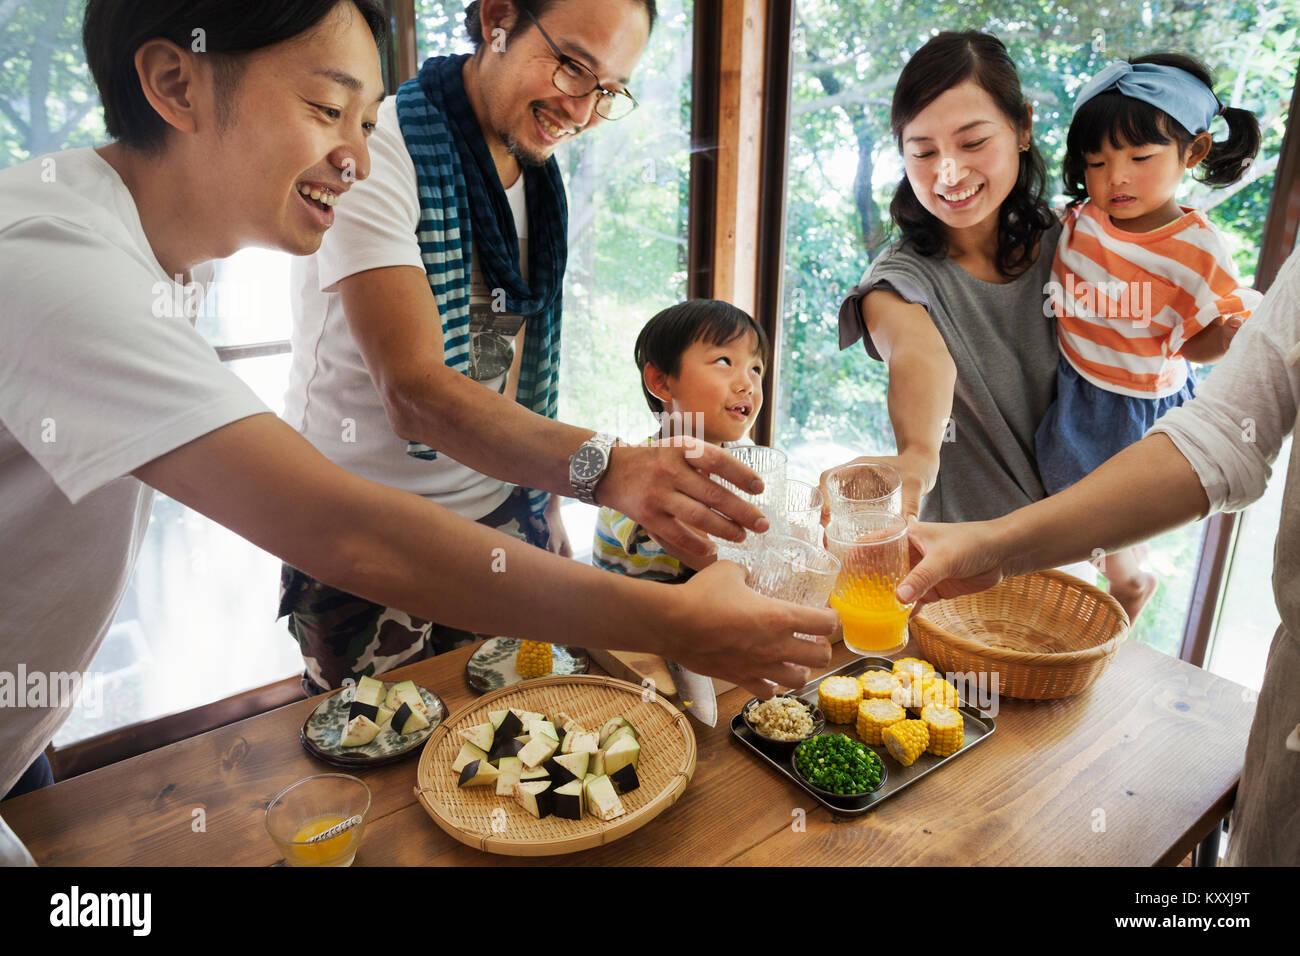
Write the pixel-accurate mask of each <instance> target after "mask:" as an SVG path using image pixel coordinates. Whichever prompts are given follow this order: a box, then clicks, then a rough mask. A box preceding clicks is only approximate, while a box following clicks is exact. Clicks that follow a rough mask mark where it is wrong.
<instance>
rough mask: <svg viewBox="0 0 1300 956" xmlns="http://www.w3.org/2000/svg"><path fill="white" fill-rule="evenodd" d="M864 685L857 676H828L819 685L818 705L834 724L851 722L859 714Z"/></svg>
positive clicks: (827, 718)
mask: <svg viewBox="0 0 1300 956" xmlns="http://www.w3.org/2000/svg"><path fill="white" fill-rule="evenodd" d="M861 700H862V685H861V684H859V683H858V679H857V678H856V677H828V678H826V679H825V680H824V681H822V682H821V683H820V684H818V685H817V706H818V707H820V708H821V709H822V713H823V714H825V715H826V720H827V721H829V722H830V723H832V724H851V723H853V721H854V719H855V718H856V717H857V715H858V703H859V702H860V701H861Z"/></svg>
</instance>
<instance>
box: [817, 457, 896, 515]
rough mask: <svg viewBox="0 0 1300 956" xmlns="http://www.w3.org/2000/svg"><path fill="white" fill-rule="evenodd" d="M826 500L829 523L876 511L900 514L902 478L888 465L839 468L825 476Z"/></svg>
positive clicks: (869, 464)
mask: <svg viewBox="0 0 1300 956" xmlns="http://www.w3.org/2000/svg"><path fill="white" fill-rule="evenodd" d="M826 498H827V502H828V504H829V505H830V512H831V520H832V521H834V520H835V519H836V518H847V517H849V516H851V515H857V514H863V513H872V512H879V511H884V512H889V513H892V514H896V515H901V514H902V513H903V478H902V476H901V475H899V473H898V469H896V468H894V467H893V466H892V465H886V464H881V463H877V462H862V463H859V464H850V465H840V467H838V468H836V469H835V470H833V471H831V472H830V473H829V474H828V475H827V476H826Z"/></svg>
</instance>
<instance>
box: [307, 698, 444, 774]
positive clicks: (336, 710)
mask: <svg viewBox="0 0 1300 956" xmlns="http://www.w3.org/2000/svg"><path fill="white" fill-rule="evenodd" d="M394 683H396V681H389V682H387V683H385V684H384V689H385V690H387V689H388V688H390V687H392V686H393V684H394ZM417 690H419V692H420V697H421V698H422V699H423V700H424V704H425V706H426V707H428V708H429V714H430V715H431V716H430V720H429V726H428V727H425V728H424V729H423V730H417V731H416V732H415V733H413V734H399V733H395V732H394V731H393V729H392V727H391V726H390V725H386V726H385V727H384V729H383V730H381V731H380V732H379V736H378V737H376V738H375V739H374V740H372V741H370V743H368V744H362V745H361V746H360V747H344V746H342V744H341V741H342V740H343V733H344V730H345V729H346V727H347V718H348V710H349V709H350V708H351V706H352V699H353V697H355V696H356V692H357V689H356V687H355V686H353V685H349V686H347V687H344V688H342V689H340V690H337V691H335V692H334V693H333V694H330V695H329V696H328V697H326V698H325V699H324V700H322V701H321V702H320V703H319V704H317V705H316V709H315V710H313V711H312V712H311V716H309V717H308V718H307V720H306V722H305V723H304V724H303V725H302V733H301V734H300V735H299V739H301V741H302V745H303V747H304V748H305V749H306V750H307V752H308V753H309V754H311V755H312V756H314V757H319V758H320V759H321V760H324V761H325V762H326V763H328V764H333V765H334V766H336V767H353V768H358V767H378V766H380V765H382V764H386V763H393V762H394V761H397V760H401V759H402V758H404V757H407V756H410V755H411V754H413V753H415V751H416V750H418V749H419V748H420V746H421V745H422V744H423V743H424V741H425V740H426V739H428V737H429V735H430V734H431V733H433V729H434V728H435V727H437V726H438V725H439V724H440V723H442V721H443V718H445V717H446V716H447V705H446V704H444V703H443V702H442V698H440V697H439V696H438V695H437V694H435V693H432V692H431V691H429V690H426V689H425V688H423V687H417Z"/></svg>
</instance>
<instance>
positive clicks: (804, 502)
mask: <svg viewBox="0 0 1300 956" xmlns="http://www.w3.org/2000/svg"><path fill="white" fill-rule="evenodd" d="M824 502H825V499H824V498H823V497H822V493H821V489H820V488H817V487H816V486H814V485H810V484H808V482H806V481H796V480H795V479H793V478H787V479H786V482H785V518H786V522H787V523H788V524H789V526H790V534H791V535H793V536H794V537H796V538H802V539H803V540H805V541H807V542H808V543H809V544H815V545H817V546H818V547H820V546H821V543H822V504H823V503H824Z"/></svg>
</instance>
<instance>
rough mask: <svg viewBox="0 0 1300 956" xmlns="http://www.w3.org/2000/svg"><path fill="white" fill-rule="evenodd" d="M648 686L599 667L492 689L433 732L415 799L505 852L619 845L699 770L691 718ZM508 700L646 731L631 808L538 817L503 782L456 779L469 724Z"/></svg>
mask: <svg viewBox="0 0 1300 956" xmlns="http://www.w3.org/2000/svg"><path fill="white" fill-rule="evenodd" d="M644 693H645V689H644V688H642V687H638V686H637V685H635V684H629V683H627V682H626V681H621V680H614V679H613V678H611V677H596V676H594V675H568V676H556V677H539V678H537V679H535V680H528V681H524V682H523V683H522V684H514V685H512V686H510V687H504V688H502V689H501V690H498V691H494V692H493V693H490V694H485V695H484V696H482V697H480V698H479V699H478V700H476V701H474V702H473V703H471V704H469V705H467V706H466V707H463V708H462V709H460V710H458V711H457V712H456V713H454V714H452V715H451V716H450V717H448V718H447V719H446V720H444V721H443V722H442V724H441V725H440V726H439V727H438V728H437V729H436V730H434V732H433V735H432V736H430V737H429V740H428V742H427V743H426V744H425V745H424V752H423V753H421V754H420V765H419V767H418V769H417V771H416V787H415V796H416V799H418V800H419V801H420V803H421V804H422V805H423V806H424V809H425V810H427V811H428V813H429V816H431V817H433V820H434V822H435V823H437V824H438V826H440V827H442V829H443V830H445V831H446V832H447V833H448V834H450V835H451V836H452V837H454V838H455V839H457V840H459V841H460V842H461V843H464V844H465V845H466V846H472V847H474V848H475V849H477V850H483V851H484V852H487V853H500V854H503V855H505V856H552V855H555V854H560V853H574V852H577V851H578V850H588V849H591V848H592V847H596V846H601V845H602V844H605V843H611V842H613V841H614V840H617V839H618V838H619V837H623V836H626V835H627V834H629V833H631V832H632V831H633V830H637V829H639V828H641V827H643V826H645V825H646V824H647V823H649V822H650V821H651V820H653V819H654V818H655V817H657V816H658V815H659V814H661V813H663V811H665V810H667V809H668V808H669V807H671V806H672V805H673V804H674V803H675V802H676V801H677V798H678V797H680V796H681V795H682V791H684V790H685V789H686V784H687V782H688V781H689V780H690V779H691V776H692V775H693V774H694V773H695V732H694V731H693V730H692V729H691V726H690V723H689V722H688V721H687V719H686V716H685V715H684V714H682V713H681V712H680V711H678V710H677V709H676V708H675V707H673V705H672V704H670V703H668V702H667V701H666V700H664V699H663V697H662V696H659V695H654V696H653V698H652V699H651V700H644V699H643V698H642V695H643V694H644ZM507 707H510V708H517V709H519V710H530V711H535V712H537V713H543V714H546V715H548V716H552V715H554V714H555V712H556V711H564V712H565V713H566V714H568V715H569V716H570V717H574V718H576V719H577V720H578V721H579V722H580V723H581V724H582V725H583V726H584V727H589V728H593V729H599V727H600V725H601V724H603V723H604V722H605V721H606V720H608V719H609V718H611V717H617V716H619V715H620V714H622V715H623V716H624V717H626V718H627V719H628V720H629V721H631V722H632V724H633V725H634V726H635V727H636V729H637V732H638V733H640V735H641V736H640V738H639V739H638V742H639V743H640V745H641V758H640V761H639V762H638V764H637V776H638V777H639V778H640V780H641V786H640V787H638V788H637V789H636V790H633V791H631V792H630V793H624V794H620V796H619V799H620V800H621V801H622V803H623V807H624V809H626V810H627V813H625V814H624V815H623V816H621V817H619V818H617V819H615V820H610V821H608V822H605V821H602V820H597V819H596V818H595V817H593V816H590V815H587V814H584V815H583V817H582V819H581V820H565V819H562V818H559V817H556V816H549V817H546V818H544V819H541V820H538V819H536V818H535V817H534V816H533V815H532V814H531V813H529V812H528V811H527V810H525V809H524V808H523V807H521V806H519V804H517V803H516V802H515V801H514V799H512V798H510V797H499V796H497V794H496V788H495V787H465V788H461V787H458V786H456V780H457V777H458V775H457V774H455V773H453V772H452V770H451V765H452V762H453V761H455V759H456V754H457V753H458V752H459V751H460V746H461V744H462V743H463V742H464V738H463V737H461V735H460V731H461V730H468V729H469V728H470V727H473V726H474V725H475V724H482V723H487V721H488V712H489V711H493V710H505V709H506V708H507Z"/></svg>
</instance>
